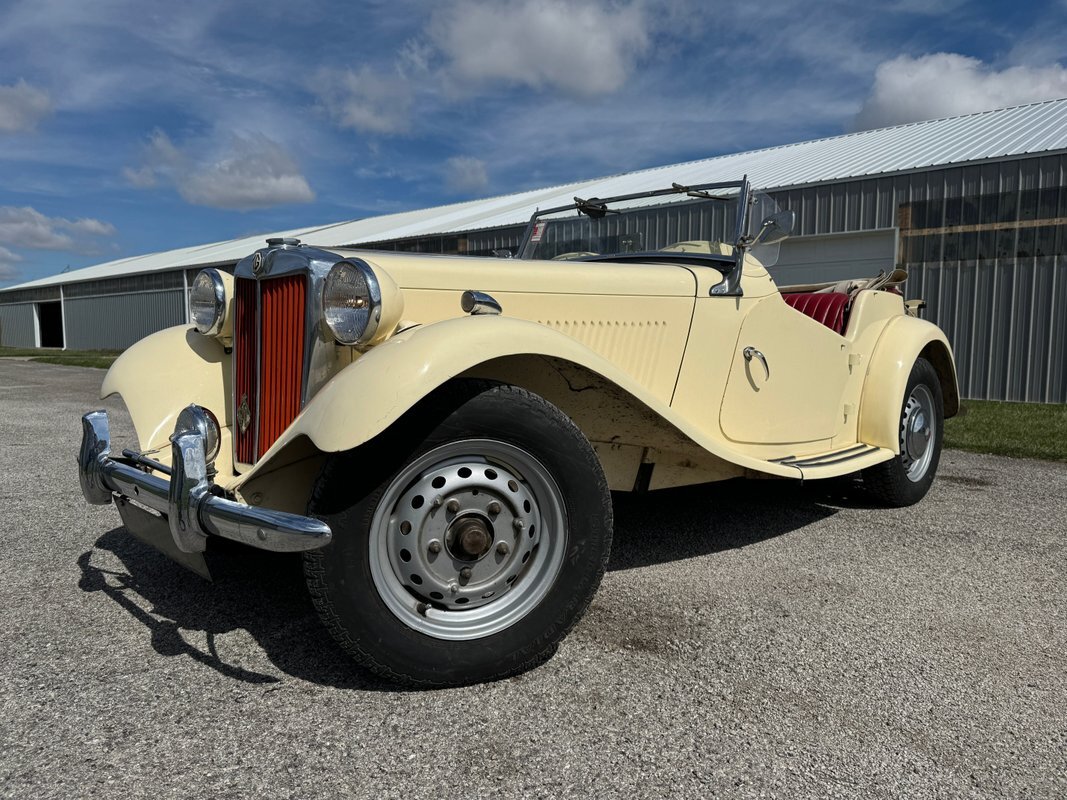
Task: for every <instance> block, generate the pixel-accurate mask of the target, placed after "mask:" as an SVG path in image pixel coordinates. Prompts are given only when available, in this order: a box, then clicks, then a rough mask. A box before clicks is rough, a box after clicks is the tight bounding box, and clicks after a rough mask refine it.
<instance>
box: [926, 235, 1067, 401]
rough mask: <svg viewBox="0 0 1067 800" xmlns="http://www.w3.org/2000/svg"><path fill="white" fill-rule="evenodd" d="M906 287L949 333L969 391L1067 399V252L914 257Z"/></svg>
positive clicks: (963, 388) (991, 396) (963, 387)
mask: <svg viewBox="0 0 1067 800" xmlns="http://www.w3.org/2000/svg"><path fill="white" fill-rule="evenodd" d="M908 271H909V279H908V284H907V290H906V292H905V294H906V295H907V296H908V297H922V298H923V299H924V300H926V302H927V308H926V310H925V311H924V312H923V317H924V318H926V319H929V320H930V321H931V322H933V323H935V324H936V325H938V326H939V327H940V328H941V329H942V330H944V331H945V334H946V335H947V336H948V338H949V341H950V342H951V343H952V347H953V350H954V351H955V355H956V368H957V370H958V371H959V379H960V392H961V393H962V395H963V396H964V397H966V398H972V399H982V400H1016V401H1025V402H1031V403H1067V371H1065V369H1064V364H1065V363H1067V326H1065V322H1064V319H1065V315H1064V313H1063V309H1065V308H1067V258H1064V257H1063V256H1053V257H1043V258H1032V259H1014V258H1010V259H1003V260H994V261H990V262H975V261H958V262H953V263H937V264H918V265H908Z"/></svg>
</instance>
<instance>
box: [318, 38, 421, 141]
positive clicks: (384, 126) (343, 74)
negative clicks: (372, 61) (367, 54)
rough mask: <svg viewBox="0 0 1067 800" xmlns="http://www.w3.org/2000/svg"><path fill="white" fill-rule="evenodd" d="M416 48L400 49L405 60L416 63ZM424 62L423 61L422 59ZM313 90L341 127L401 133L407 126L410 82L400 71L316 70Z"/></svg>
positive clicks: (410, 100)
mask: <svg viewBox="0 0 1067 800" xmlns="http://www.w3.org/2000/svg"><path fill="white" fill-rule="evenodd" d="M418 52H419V51H418V48H417V47H415V46H414V45H411V46H409V47H408V48H407V49H406V50H405V51H404V54H403V56H404V59H405V60H406V61H405V63H406V64H408V65H410V64H417V63H418V61H417V59H418V58H425V56H424V55H418V56H416V55H413V54H416V53H418ZM423 63H424V62H423ZM315 93H316V94H317V95H318V96H319V100H320V102H321V104H322V107H323V108H324V109H325V110H326V112H327V113H328V114H329V115H330V116H331V117H332V118H333V119H334V120H335V121H336V122H337V124H338V125H340V126H341V127H342V128H353V129H355V130H357V131H360V132H361V133H372V134H390V133H404V132H405V131H407V130H408V127H409V126H410V113H411V102H412V86H411V84H410V83H409V82H408V80H407V79H406V78H404V77H402V76H401V75H400V74H390V73H386V72H378V71H376V70H373V69H371V68H369V67H360V68H359V69H358V70H329V69H324V70H320V71H319V73H318V76H317V79H316V86H315Z"/></svg>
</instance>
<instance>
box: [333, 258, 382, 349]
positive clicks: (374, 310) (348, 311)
mask: <svg viewBox="0 0 1067 800" xmlns="http://www.w3.org/2000/svg"><path fill="white" fill-rule="evenodd" d="M322 309H323V313H324V314H325V315H326V324H327V326H329V328H330V332H331V333H332V334H333V335H334V338H335V339H337V341H339V342H340V343H341V344H354V345H362V344H367V343H369V342H370V341H371V340H372V339H373V338H374V334H375V333H376V332H377V330H378V321H379V320H380V319H381V315H382V294H381V288H380V287H379V285H378V279H377V278H376V277H374V270H372V269H371V268H370V267H369V266H367V265H366V264H364V263H363V262H361V261H338V262H337V263H336V264H334V265H333V269H331V270H330V272H329V274H328V275H327V276H326V281H325V282H324V283H323V287H322Z"/></svg>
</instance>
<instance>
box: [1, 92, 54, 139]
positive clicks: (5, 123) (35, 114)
mask: <svg viewBox="0 0 1067 800" xmlns="http://www.w3.org/2000/svg"><path fill="white" fill-rule="evenodd" d="M51 112H52V99H51V98H50V97H49V96H48V93H47V92H45V91H44V90H43V89H37V88H35V87H33V86H30V85H29V84H28V83H26V81H24V80H20V81H19V82H18V83H15V84H12V85H11V86H0V132H2V133H20V132H23V131H32V130H33V129H34V128H36V127H37V123H38V122H40V121H41V119H42V118H43V117H45V116H47V115H48V114H50V113H51Z"/></svg>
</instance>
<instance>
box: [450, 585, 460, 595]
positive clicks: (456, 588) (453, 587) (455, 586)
mask: <svg viewBox="0 0 1067 800" xmlns="http://www.w3.org/2000/svg"><path fill="white" fill-rule="evenodd" d="M448 591H450V592H452V594H456V593H457V592H458V591H459V585H458V584H455V583H450V584H448Z"/></svg>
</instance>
